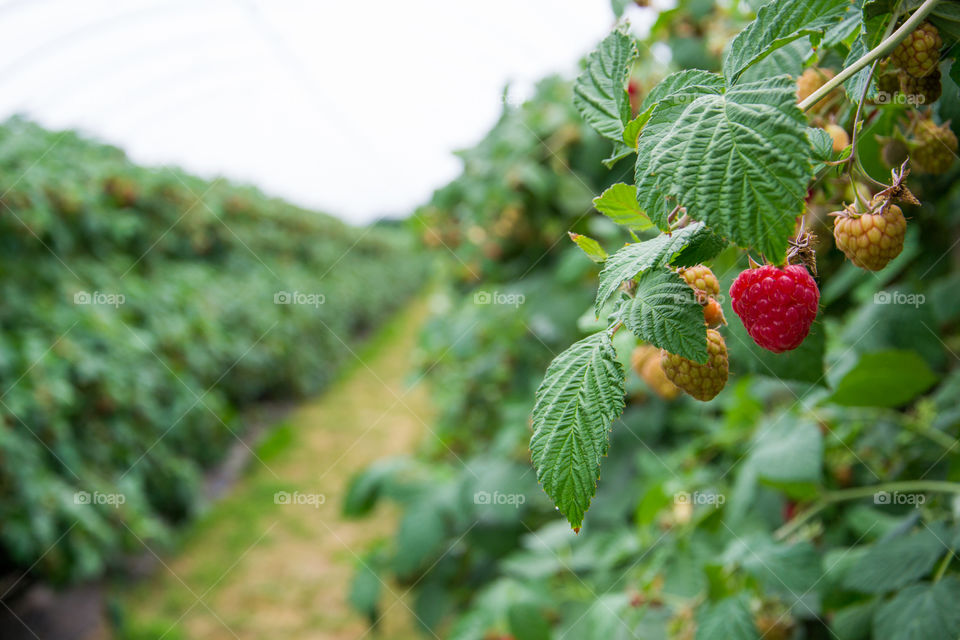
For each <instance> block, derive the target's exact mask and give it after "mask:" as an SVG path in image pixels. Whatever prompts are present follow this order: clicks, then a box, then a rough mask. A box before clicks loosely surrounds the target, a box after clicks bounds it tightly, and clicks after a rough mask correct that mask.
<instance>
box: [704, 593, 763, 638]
mask: <svg viewBox="0 0 960 640" xmlns="http://www.w3.org/2000/svg"><path fill="white" fill-rule="evenodd" d="M758 635H759V634H758V633H757V628H756V627H755V626H754V624H753V616H752V615H751V614H750V607H749V605H748V604H747V602H746V600H745V599H744V598H742V597H732V598H727V599H725V600H720V601H719V602H715V603H710V602H707V603H704V604H703V605H701V606H700V608H699V609H698V610H697V634H696V636H694V637H695V638H696V640H757V638H758Z"/></svg>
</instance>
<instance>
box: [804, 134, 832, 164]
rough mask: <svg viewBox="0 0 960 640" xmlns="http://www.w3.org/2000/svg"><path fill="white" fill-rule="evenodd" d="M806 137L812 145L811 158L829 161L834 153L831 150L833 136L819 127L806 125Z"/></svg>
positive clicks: (817, 160)
mask: <svg viewBox="0 0 960 640" xmlns="http://www.w3.org/2000/svg"><path fill="white" fill-rule="evenodd" d="M807 137H808V138H810V146H812V147H813V159H814V161H816V162H831V161H832V160H833V159H834V158H835V157H836V155H837V154H836V153H834V151H833V138H831V137H830V134H829V133H827V132H826V130H824V129H821V128H820V127H807Z"/></svg>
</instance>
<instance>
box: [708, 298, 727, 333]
mask: <svg viewBox="0 0 960 640" xmlns="http://www.w3.org/2000/svg"><path fill="white" fill-rule="evenodd" d="M703 321H704V322H706V323H707V326H708V327H710V328H711V329H716V328H717V327H719V326H720V325H722V324H727V319H726V318H724V317H723V307H721V306H720V303H719V302H717V301H716V300H714V299H713V298H709V299H708V300H707V304H705V305H703Z"/></svg>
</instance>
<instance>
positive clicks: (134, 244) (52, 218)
mask: <svg viewBox="0 0 960 640" xmlns="http://www.w3.org/2000/svg"><path fill="white" fill-rule="evenodd" d="M48 149H49V150H50V152H49V153H47V150H48ZM0 175H2V179H0V193H2V194H3V196H2V202H3V206H0V209H2V210H3V212H4V215H2V216H0V231H2V233H0V247H2V253H0V273H2V274H3V278H2V281H0V289H2V295H3V298H4V300H5V304H4V305H3V308H2V309H0V326H2V328H3V331H2V335H0V353H2V357H0V376H2V378H3V381H4V383H3V390H4V392H3V397H2V402H0V414H2V420H3V423H4V427H3V428H2V429H0V458H2V460H3V464H2V465H0V520H2V521H3V527H0V545H2V551H0V555H2V560H0V563H2V564H3V566H4V567H7V568H9V569H11V570H18V571H25V570H27V569H28V568H30V569H31V571H32V573H33V574H35V575H36V576H37V577H41V578H46V579H49V580H68V579H80V578H87V577H93V576H97V575H99V574H100V573H101V572H102V571H103V570H104V569H105V568H107V567H108V566H109V565H110V563H112V562H114V561H115V558H116V556H117V554H118V553H123V552H125V551H128V550H135V549H139V548H140V543H139V541H138V540H137V537H139V538H141V539H142V540H145V541H147V542H148V543H149V544H159V543H161V542H163V541H164V540H165V539H166V538H167V537H168V535H169V533H170V530H171V529H172V527H173V526H174V525H176V524H177V523H179V522H181V521H183V520H184V519H186V518H188V517H190V516H191V515H193V514H194V513H196V512H197V510H198V509H199V508H201V507H202V504H203V493H204V490H203V470H204V469H205V468H207V467H209V466H210V465H211V464H213V463H215V462H217V461H218V460H219V459H220V458H221V457H222V456H223V455H224V454H225V453H226V451H227V450H228V448H229V447H231V446H235V445H237V443H238V438H240V437H243V436H244V431H245V421H244V420H243V419H242V418H241V417H240V414H239V410H240V409H241V408H243V407H244V406H245V405H248V404H250V403H253V402H258V401H263V400H270V399H273V400H282V399H284V398H292V397H297V396H301V395H303V394H307V393H314V392H316V391H317V390H319V389H322V388H323V387H324V386H326V385H327V384H328V383H329V382H331V381H332V380H333V378H334V376H336V375H337V372H338V370H339V369H341V368H342V367H343V366H344V365H347V364H349V363H352V362H353V360H354V357H353V356H352V355H351V352H350V349H351V348H352V347H351V345H355V344H356V343H357V342H358V341H359V340H360V339H362V338H363V337H364V336H365V335H366V334H367V333H368V332H369V331H370V330H371V329H372V328H373V327H375V326H376V325H377V324H378V323H379V322H380V321H381V320H383V319H384V318H385V317H387V316H388V315H389V314H390V313H391V312H392V311H393V310H394V309H396V308H397V306H398V305H399V304H401V303H402V301H403V300H404V299H405V298H406V297H407V296H409V295H410V294H411V293H412V292H413V290H414V288H415V281H416V280H418V279H421V278H422V276H423V274H424V273H425V266H426V265H425V263H424V261H422V260H420V259H418V258H416V257H415V255H416V254H415V253H414V251H413V246H412V244H411V243H410V242H409V240H408V238H407V237H406V234H404V233H402V232H401V231H398V230H388V229H386V228H379V227H377V228H371V229H356V228H352V227H349V226H348V225H346V224H343V223H341V222H339V221H337V220H335V219H333V218H330V217H328V216H326V215H323V214H319V213H316V212H312V211H305V210H302V209H299V208H297V207H295V206H293V205H290V204H288V203H285V202H282V201H279V200H275V199H270V198H267V197H266V196H264V195H263V194H261V193H259V192H258V191H256V190H255V189H252V188H250V187H243V186H237V185H232V184H230V183H228V182H227V181H225V180H222V179H221V180H216V181H213V182H210V181H206V180H201V179H199V178H196V177H193V176H190V175H188V174H185V173H183V172H181V171H179V170H176V169H146V168H142V167H138V166H136V165H134V164H132V163H131V162H130V161H129V160H127V159H126V157H125V156H124V155H123V153H122V152H120V151H119V150H117V149H115V148H112V147H107V146H104V145H101V144H96V143H93V142H91V141H89V140H86V139H84V138H81V137H80V136H78V135H76V134H74V133H72V132H48V131H45V130H43V129H41V128H40V127H37V126H35V125H33V124H30V123H28V122H25V121H23V120H19V119H14V120H11V121H8V122H7V123H6V124H4V125H3V126H2V127H0ZM350 247H353V248H352V249H350ZM348 249H349V250H348ZM281 292H287V294H286V295H287V298H284V299H281V300H279V302H289V303H290V304H277V303H276V302H277V301H276V300H275V296H277V295H278V294H280V293H281ZM296 292H300V293H301V294H317V295H318V296H323V299H322V302H323V303H322V304H320V302H321V298H319V297H316V296H315V297H314V298H313V299H312V301H313V302H314V303H315V304H296V303H297V302H307V301H308V300H307V299H305V298H304V299H299V298H298V299H296V300H295V299H293V297H294V296H295V295H297V293H296ZM121 296H122V297H121ZM83 492H85V493H83ZM103 494H106V495H118V494H119V495H122V496H123V498H124V500H125V501H124V502H123V504H120V505H118V506H114V505H112V504H106V503H102V502H98V498H97V496H98V495H103ZM86 495H89V496H90V500H89V501H84V500H83V499H82V497H83V496H86ZM77 496H81V498H80V499H78V498H77Z"/></svg>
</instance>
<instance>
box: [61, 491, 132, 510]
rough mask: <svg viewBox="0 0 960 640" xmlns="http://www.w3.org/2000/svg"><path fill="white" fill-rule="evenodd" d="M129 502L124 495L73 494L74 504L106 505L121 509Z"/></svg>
mask: <svg viewBox="0 0 960 640" xmlns="http://www.w3.org/2000/svg"><path fill="white" fill-rule="evenodd" d="M126 501H127V496H125V495H124V494H122V493H101V492H99V491H94V492H93V493H90V492H89V491H77V492H76V493H74V494H73V503H74V504H105V505H109V506H111V507H119V506H120V505H122V504H124V503H125V502H126Z"/></svg>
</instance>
